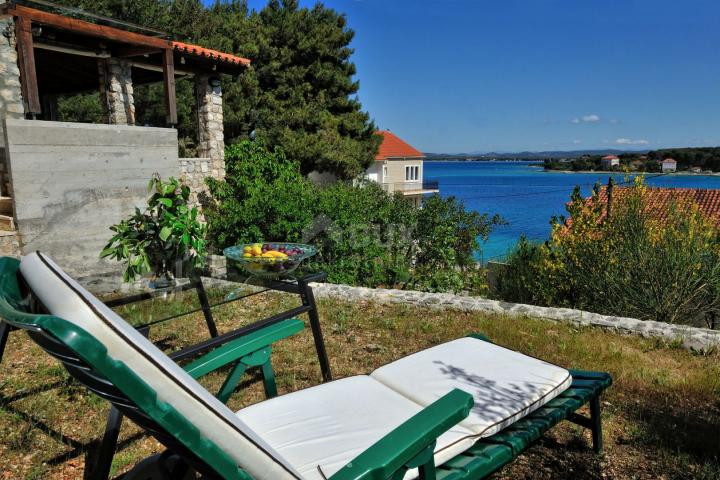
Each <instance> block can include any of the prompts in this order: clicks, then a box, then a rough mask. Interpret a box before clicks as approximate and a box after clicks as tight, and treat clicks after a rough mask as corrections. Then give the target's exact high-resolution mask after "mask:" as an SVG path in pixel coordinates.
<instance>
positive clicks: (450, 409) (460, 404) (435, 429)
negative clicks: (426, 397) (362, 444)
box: [330, 388, 474, 480]
mask: <svg viewBox="0 0 720 480" xmlns="http://www.w3.org/2000/svg"><path fill="white" fill-rule="evenodd" d="M473 403H474V402H473V397H472V395H470V394H469V393H466V392H463V391H462V390H459V389H457V388H456V389H454V390H452V391H451V392H450V393H447V394H446V395H444V396H443V397H442V398H440V399H439V400H436V401H435V402H433V403H432V404H430V405H429V406H427V407H426V408H424V409H423V410H422V411H421V412H419V413H417V414H416V415H414V416H413V417H412V418H410V419H409V420H407V421H406V422H404V423H403V424H401V425H400V426H399V427H397V428H395V430H393V431H392V432H390V433H388V434H387V435H385V436H384V437H383V438H381V439H380V440H378V441H377V442H376V443H375V444H374V445H372V446H370V447H369V448H368V449H367V450H365V451H364V452H362V453H361V454H360V455H358V456H357V457H355V458H354V459H353V460H352V461H351V462H350V463H348V464H347V465H345V466H344V467H343V468H342V469H341V470H339V471H338V472H337V473H335V475H333V476H332V477H330V480H370V479H372V480H375V479H387V478H393V477H391V475H393V474H394V473H395V472H397V471H398V470H399V469H401V468H403V466H405V465H406V464H408V463H409V462H411V461H412V460H413V459H414V458H415V457H417V456H418V455H419V454H420V453H422V452H423V450H425V449H427V448H428V446H430V445H434V444H435V441H436V439H437V438H438V437H439V436H440V435H442V434H443V433H445V432H447V431H448V430H449V429H450V428H451V427H453V426H454V425H456V424H458V423H459V422H460V421H462V420H463V419H464V418H465V417H467V416H468V414H469V413H470V409H471V408H472V406H473Z"/></svg>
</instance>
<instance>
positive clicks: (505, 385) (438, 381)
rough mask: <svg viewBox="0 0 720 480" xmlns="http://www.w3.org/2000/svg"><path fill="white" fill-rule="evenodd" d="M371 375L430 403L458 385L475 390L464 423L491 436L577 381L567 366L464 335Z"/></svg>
mask: <svg viewBox="0 0 720 480" xmlns="http://www.w3.org/2000/svg"><path fill="white" fill-rule="evenodd" d="M370 376H371V377H372V378H374V379H376V380H377V381H379V382H381V383H383V384H384V385H387V386H388V387H390V388H392V389H393V390H395V391H397V392H398V393H400V394H401V395H403V396H405V397H407V398H409V399H411V400H414V401H415V402H417V403H418V404H420V405H422V406H424V407H425V406H428V405H430V404H431V403H432V402H434V401H435V400H437V399H438V398H440V397H442V396H443V395H444V394H446V393H447V392H449V391H450V390H452V389H453V388H459V389H460V390H463V391H465V392H468V393H470V394H472V395H473V397H474V400H475V405H474V406H473V408H472V410H471V412H470V415H469V416H468V417H467V418H466V419H465V420H464V421H463V422H462V423H461V425H462V426H464V427H466V428H468V429H469V430H471V431H472V432H473V433H474V434H476V435H478V436H479V437H488V436H490V435H493V434H494V433H497V432H498V431H500V430H502V429H503V428H505V427H506V426H508V425H510V424H511V423H513V422H515V421H517V420H519V419H520V418H522V417H524V416H525V415H527V414H529V413H530V412H532V411H533V410H536V409H538V408H540V407H541V406H543V405H544V404H546V403H547V402H549V401H550V400H552V399H553V398H555V397H556V396H558V395H559V394H560V393H562V392H563V391H564V390H565V389H567V388H568V387H569V386H570V383H572V377H571V376H570V372H568V371H567V370H565V369H563V368H560V367H557V366H555V365H552V364H550V363H547V362H544V361H542V360H538V359H536V358H533V357H528V356H527V355H523V354H522V353H518V352H515V351H513V350H509V349H507V348H503V347H500V346H498V345H494V344H492V343H490V342H485V341H482V340H478V339H475V338H461V339H458V340H453V341H451V342H448V343H443V344H441V345H438V346H436V347H432V348H429V349H427V350H423V351H420V352H418V353H415V354H412V355H409V356H407V357H405V358H401V359H400V360H396V361H394V362H392V363H390V364H388V365H385V366H383V367H380V368H378V369H377V370H375V371H374V372H373V373H372V374H371V375H370Z"/></svg>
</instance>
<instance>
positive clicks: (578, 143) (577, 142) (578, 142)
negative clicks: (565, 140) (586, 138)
mask: <svg viewBox="0 0 720 480" xmlns="http://www.w3.org/2000/svg"><path fill="white" fill-rule="evenodd" d="M581 143H582V140H573V145H580V144H581Z"/></svg>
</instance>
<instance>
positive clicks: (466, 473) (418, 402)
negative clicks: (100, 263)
mask: <svg viewBox="0 0 720 480" xmlns="http://www.w3.org/2000/svg"><path fill="white" fill-rule="evenodd" d="M0 316H2V317H3V318H4V319H5V320H6V321H8V322H9V323H11V324H12V325H13V326H14V327H17V328H22V329H25V330H27V331H28V333H29V335H30V337H31V338H32V339H33V340H34V341H36V342H37V343H38V344H39V345H40V346H41V347H42V348H43V349H45V350H46V351H47V352H48V353H50V354H51V355H53V356H55V357H56V358H58V359H59V360H60V361H61V362H62V363H63V364H64V366H65V368H66V369H67V370H68V372H69V373H70V374H71V375H72V376H73V377H74V378H76V379H77V380H78V381H79V382H81V383H82V384H84V385H86V386H87V387H88V388H89V389H90V390H92V391H93V392H95V393H97V394H98V395H100V396H101V397H103V398H105V399H107V400H109V401H110V402H112V403H113V404H114V405H115V406H116V407H117V408H118V409H119V410H120V411H122V412H123V413H124V414H125V415H126V416H127V417H129V418H130V419H131V420H133V421H134V422H135V423H137V424H138V425H139V426H140V427H142V428H143V429H145V430H146V431H147V432H148V433H150V434H151V435H153V436H154V437H155V438H157V439H158V440H159V441H160V442H161V443H162V444H164V445H165V446H166V447H167V449H168V450H167V452H166V453H165V454H162V455H159V456H156V457H153V459H152V461H151V462H150V461H148V462H142V464H141V465H139V466H138V467H136V469H134V470H133V471H131V472H130V473H129V475H128V477H127V478H151V477H152V478H155V477H157V478H163V475H164V478H182V477H183V476H184V475H185V474H186V472H187V471H196V472H200V473H201V474H203V475H205V476H206V477H208V478H224V479H257V480H283V479H313V480H315V479H317V480H322V479H328V478H330V479H333V480H341V479H348V480H349V479H356V480H359V479H392V480H399V479H403V478H415V477H420V478H422V479H436V478H437V479H448V480H449V479H479V478H483V477H485V476H487V475H489V474H491V473H492V472H494V471H496V470H497V469H499V468H500V467H502V466H503V465H505V464H507V463H508V462H510V461H511V460H512V459H513V458H515V457H516V456H517V455H519V454H520V452H522V451H523V450H524V449H525V448H526V447H527V446H528V445H530V444H531V443H532V442H534V441H535V440H537V439H538V438H540V436H541V435H542V434H543V433H544V432H545V431H547V430H548V429H549V428H550V427H552V426H553V425H555V424H557V423H558V422H560V421H561V420H563V419H568V420H571V421H573V422H576V423H578V424H580V425H583V426H585V427H587V428H590V429H591V430H592V437H593V442H594V446H595V449H596V451H600V449H601V448H602V437H601V435H602V434H601V426H600V403H599V396H600V394H601V393H602V391H603V390H604V389H606V388H607V387H608V386H609V385H610V383H611V379H610V376H609V375H607V374H605V373H595V372H578V371H568V370H565V369H563V368H560V367H558V366H555V365H552V364H549V363H546V362H544V361H542V360H538V359H535V358H532V357H529V356H526V355H523V354H521V353H518V352H515V351H512V350H509V349H506V348H503V347H500V346H497V345H495V344H493V343H491V342H489V341H487V339H484V338H482V337H480V336H470V337H466V338H461V339H458V340H454V341H451V342H448V343H444V344H441V345H438V346H435V347H432V348H429V349H427V350H423V351H420V352H417V353H415V354H412V355H409V356H407V357H404V358H402V359H399V360H397V361H395V362H392V363H390V364H388V365H385V366H383V367H380V368H379V369H377V370H375V371H374V372H372V373H371V374H370V375H360V376H355V377H349V378H344V379H341V380H336V381H332V382H328V383H325V384H322V385H318V386H315V387H311V388H307V389H304V390H300V391H297V392H293V393H289V394H286V395H283V396H280V397H275V398H272V399H269V400H265V401H262V402H260V403H257V404H255V405H251V406H249V407H247V408H244V409H242V410H240V411H238V412H233V411H231V410H230V409H229V408H228V407H227V406H226V405H225V404H224V403H223V402H222V401H220V400H218V399H217V398H216V397H214V396H213V395H212V394H210V393H209V392H208V391H207V390H205V389H204V388H203V387H202V386H201V385H200V384H199V383H198V382H197V381H196V379H197V378H199V377H201V376H203V375H205V374H207V373H210V372H211V371H214V370H217V369H218V368H221V367H225V366H228V365H234V364H236V363H237V361H238V359H239V358H242V357H245V356H246V355H247V354H248V348H250V347H249V346H248V345H246V344H245V343H244V340H243V339H242V338H240V339H237V340H236V341H235V342H231V343H229V344H226V345H224V346H223V347H220V348H218V349H216V350H213V351H211V352H210V353H208V354H206V355H205V356H204V357H202V358H200V359H197V360H195V361H193V362H192V363H190V364H188V365H185V366H184V367H180V366H178V365H177V364H175V363H174V362H173V361H171V360H170V359H169V358H168V357H167V356H166V355H165V354H163V353H162V352H161V351H160V350H159V349H158V348H157V347H155V346H154V345H153V344H152V343H151V342H150V341H149V340H148V339H146V338H145V337H144V336H143V335H142V334H140V333H138V332H137V331H136V330H135V329H133V328H132V327H131V326H130V325H129V324H127V323H126V322H125V321H123V320H122V319H121V318H120V317H118V316H117V315H116V314H115V313H114V312H112V311H111V310H110V309H109V308H108V307H106V306H105V305H104V304H102V303H101V302H100V301H98V300H97V299H95V298H94V297H93V296H92V295H91V294H89V293H88V292H87V291H86V290H85V289H83V288H82V287H81V286H80V285H79V284H78V283H77V282H75V281H74V280H73V279H71V278H70V277H69V276H67V275H66V274H65V273H64V272H63V271H62V270H61V269H60V268H59V267H58V266H57V265H55V264H54V263H53V262H52V261H51V260H50V259H49V258H47V257H46V256H44V255H42V254H40V253H35V254H32V255H28V256H26V257H25V258H23V260H22V262H18V261H17V260H15V259H11V258H2V259H0ZM231 375H232V369H231ZM587 403H589V405H590V412H591V415H590V417H589V418H588V417H584V416H580V415H578V414H577V413H575V412H576V410H577V409H579V408H580V407H581V406H583V405H584V404H587ZM150 465H152V468H150ZM188 469H190V470H188ZM150 471H152V472H154V473H153V474H152V475H151V474H149V473H148V472H150Z"/></svg>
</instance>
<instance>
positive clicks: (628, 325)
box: [312, 283, 720, 350]
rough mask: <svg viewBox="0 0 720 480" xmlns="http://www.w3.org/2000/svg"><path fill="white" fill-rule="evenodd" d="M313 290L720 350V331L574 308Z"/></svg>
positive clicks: (342, 288)
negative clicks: (603, 330)
mask: <svg viewBox="0 0 720 480" xmlns="http://www.w3.org/2000/svg"><path fill="white" fill-rule="evenodd" d="M312 289H313V293H314V294H315V297H317V298H332V299H337V300H343V301H348V302H357V301H371V302H375V303H380V304H393V303H400V304H406V305H412V306H415V307H420V308H434V309H443V308H449V309H456V310H462V311H471V312H483V313H492V314H501V315H509V316H513V317H532V318H539V319H544V320H553V321H558V322H567V323H573V324H577V325H588V326H589V325H592V326H599V327H603V328H610V329H613V330H617V331H620V332H627V333H632V334H637V335H641V336H644V337H657V338H660V339H663V340H665V341H668V342H681V343H682V345H683V346H684V347H686V348H693V349H697V350H709V349H712V348H719V347H720V330H709V329H706V328H695V327H689V326H685V325H672V324H669V323H662V322H653V321H647V320H637V319H635V318H624V317H613V316H608V315H600V314H597V313H591V312H585V311H583V310H573V309H570V308H552V307H537V306H534V305H524V304H520V303H508V302H501V301H497V300H489V299H487V298H481V297H467V296H462V295H454V294H451V293H427V292H416V291H410V290H388V289H381V288H364V287H351V286H348V285H335V284H331V283H314V284H312Z"/></svg>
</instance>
